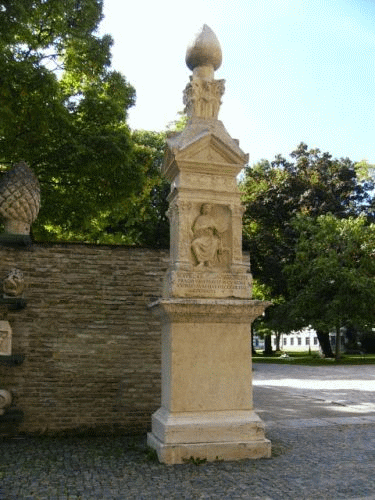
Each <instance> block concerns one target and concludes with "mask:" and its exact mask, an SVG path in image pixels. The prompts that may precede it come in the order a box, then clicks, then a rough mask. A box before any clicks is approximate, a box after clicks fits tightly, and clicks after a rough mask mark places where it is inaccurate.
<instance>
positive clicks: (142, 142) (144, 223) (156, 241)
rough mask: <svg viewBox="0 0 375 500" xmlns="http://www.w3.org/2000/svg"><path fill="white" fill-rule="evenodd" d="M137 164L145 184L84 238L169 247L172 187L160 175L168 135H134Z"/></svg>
mask: <svg viewBox="0 0 375 500" xmlns="http://www.w3.org/2000/svg"><path fill="white" fill-rule="evenodd" d="M131 140H132V142H133V144H134V162H135V164H136V168H137V169H138V170H139V171H140V172H141V174H142V178H143V183H142V185H141V186H140V188H139V189H137V190H136V191H135V192H134V193H133V194H131V195H130V196H128V197H127V198H123V199H121V200H119V201H118V202H117V203H114V204H113V206H112V208H111V210H106V211H102V212H100V213H99V214H98V216H97V218H96V219H95V221H93V222H95V225H94V224H92V225H91V227H90V228H89V230H88V231H87V232H86V234H85V235H82V237H83V238H86V240H87V239H89V241H92V242H95V243H107V244H126V245H138V246H147V247H152V248H168V246H169V221H168V218H167V216H166V211H167V209H168V202H167V196H168V194H169V191H170V184H169V182H168V181H166V180H165V179H164V178H163V177H162V175H161V172H160V168H161V164H162V160H163V155H164V148H165V133H164V132H148V131H144V130H137V131H135V132H133V133H132V135H131Z"/></svg>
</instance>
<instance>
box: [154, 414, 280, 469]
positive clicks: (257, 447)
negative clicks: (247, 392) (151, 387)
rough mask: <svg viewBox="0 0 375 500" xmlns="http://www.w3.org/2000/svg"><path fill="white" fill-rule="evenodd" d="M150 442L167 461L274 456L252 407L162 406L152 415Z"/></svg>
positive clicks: (176, 462)
mask: <svg viewBox="0 0 375 500" xmlns="http://www.w3.org/2000/svg"><path fill="white" fill-rule="evenodd" d="M147 442H148V445H149V446H150V447H151V448H154V449H155V450H156V452H157V455H158V458H159V460H160V462H163V463H166V464H181V463H184V462H186V461H188V460H189V459H195V460H207V461H209V462H212V461H215V460H217V461H219V460H225V461H227V460H240V459H245V458H252V459H254V458H269V457H270V456H271V442H270V441H269V440H268V439H266V438H265V435H264V424H263V422H262V420H261V419H260V418H259V417H258V415H257V414H256V413H255V412H254V411H252V410H250V411H218V412H194V413H192V412H191V413H190V412H186V413H178V414H171V413H169V412H168V411H167V410H166V409H164V408H160V409H159V410H158V411H157V412H155V413H154V415H153V416H152V432H151V433H149V434H148V436H147Z"/></svg>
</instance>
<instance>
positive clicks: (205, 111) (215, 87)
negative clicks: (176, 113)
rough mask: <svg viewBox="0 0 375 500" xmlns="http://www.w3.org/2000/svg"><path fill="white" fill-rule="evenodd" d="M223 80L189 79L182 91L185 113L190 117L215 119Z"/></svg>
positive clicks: (222, 90)
mask: <svg viewBox="0 0 375 500" xmlns="http://www.w3.org/2000/svg"><path fill="white" fill-rule="evenodd" d="M224 84H225V80H211V81H209V80H203V79H200V78H194V77H190V82H189V83H188V84H187V86H186V88H185V90H184V97H183V102H184V104H185V113H186V114H187V115H188V116H189V117H190V118H191V117H194V116H196V117H199V118H205V119H210V118H214V119H217V117H218V114H219V109H220V104H221V97H222V95H223V94H224V90H225V85H224Z"/></svg>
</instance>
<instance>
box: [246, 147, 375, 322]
mask: <svg viewBox="0 0 375 500" xmlns="http://www.w3.org/2000/svg"><path fill="white" fill-rule="evenodd" d="M290 156H291V158H292V161H290V162H289V161H287V160H286V159H285V158H283V157H281V156H277V157H276V158H275V160H274V161H273V162H269V161H267V160H262V161H260V162H259V163H258V164H256V165H254V166H253V167H251V168H250V167H248V168H247V169H246V171H245V176H244V179H243V181H242V182H241V185H240V189H241V191H242V198H243V201H244V202H245V205H246V212H245V216H244V231H243V236H244V245H245V247H246V248H247V249H248V250H250V255H251V267H252V273H253V275H254V278H255V279H256V280H257V282H259V283H261V284H262V285H263V286H265V287H266V288H267V291H268V292H267V298H268V299H269V300H270V299H271V300H272V301H273V302H274V303H275V304H276V305H275V306H272V307H270V308H268V309H267V311H266V316H265V318H263V320H265V321H266V322H267V323H268V325H269V326H270V327H271V328H272V329H276V330H278V331H280V330H281V331H290V330H291V329H294V328H298V327H300V326H307V325H301V324H298V323H297V321H296V318H293V317H292V316H291V315H290V314H288V301H289V296H290V290H289V288H288V285H287V280H286V278H285V275H284V267H285V266H287V265H290V264H292V263H293V261H294V258H295V245H296V241H297V239H298V228H296V227H295V225H294V224H293V220H294V219H295V217H296V216H297V215H298V214H304V215H307V216H310V217H312V218H316V217H318V216H319V215H323V214H328V213H332V214H334V215H335V216H337V217H338V218H347V217H350V216H354V217H356V216H358V215H359V214H361V213H365V214H366V215H367V217H368V218H369V220H371V219H373V210H372V205H371V204H372V202H373V200H372V198H371V189H372V188H373V184H372V181H371V179H370V177H368V176H367V177H366V178H365V177H364V176H362V177H361V178H359V177H358V174H357V170H358V169H356V167H355V165H354V163H353V162H351V161H350V160H349V159H347V158H346V159H340V160H337V159H332V157H331V155H330V154H329V153H321V152H320V151H319V150H318V149H312V150H308V147H307V146H306V144H303V143H301V144H300V145H299V147H298V148H297V150H296V151H293V152H292V153H291V155H290Z"/></svg>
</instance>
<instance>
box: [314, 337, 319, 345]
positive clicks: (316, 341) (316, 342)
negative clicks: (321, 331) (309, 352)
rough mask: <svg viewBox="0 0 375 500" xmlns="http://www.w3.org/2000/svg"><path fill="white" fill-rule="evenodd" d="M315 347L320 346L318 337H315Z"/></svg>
mask: <svg viewBox="0 0 375 500" xmlns="http://www.w3.org/2000/svg"><path fill="white" fill-rule="evenodd" d="M314 345H318V337H314Z"/></svg>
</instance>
